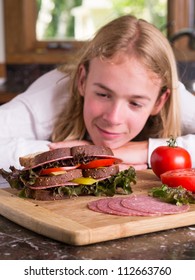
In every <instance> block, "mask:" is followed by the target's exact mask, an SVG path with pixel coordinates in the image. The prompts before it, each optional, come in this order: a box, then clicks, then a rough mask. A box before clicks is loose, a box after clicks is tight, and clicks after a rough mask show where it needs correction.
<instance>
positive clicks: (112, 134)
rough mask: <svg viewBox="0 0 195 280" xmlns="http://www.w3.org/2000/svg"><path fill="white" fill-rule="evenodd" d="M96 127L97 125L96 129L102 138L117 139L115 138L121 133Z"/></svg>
mask: <svg viewBox="0 0 195 280" xmlns="http://www.w3.org/2000/svg"><path fill="white" fill-rule="evenodd" d="M96 127H97V130H98V132H99V134H100V135H101V136H102V138H104V139H107V140H113V139H117V138H119V137H121V134H122V133H120V132H113V131H108V130H105V129H102V128H100V127H98V126H96Z"/></svg>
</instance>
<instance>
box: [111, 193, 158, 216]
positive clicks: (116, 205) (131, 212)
mask: <svg viewBox="0 0 195 280" xmlns="http://www.w3.org/2000/svg"><path fill="white" fill-rule="evenodd" d="M123 199H124V198H122V197H118V198H113V199H111V200H109V201H108V207H109V208H110V209H112V210H114V211H117V212H118V213H119V212H122V213H124V214H127V215H128V216H156V215H158V214H156V213H155V214H154V213H147V212H143V211H140V210H135V209H131V208H127V207H125V206H123V204H122V203H121V202H122V201H123Z"/></svg>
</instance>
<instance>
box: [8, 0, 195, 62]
mask: <svg viewBox="0 0 195 280" xmlns="http://www.w3.org/2000/svg"><path fill="white" fill-rule="evenodd" d="M43 1H44V0H39V1H37V0H15V1H12V0H4V14H5V34H6V61H7V63H43V64H44V63H51V64H52V63H54V64H56V63H63V62H66V61H67V60H68V59H69V58H70V57H71V56H72V55H74V54H75V51H76V50H77V49H79V48H80V47H81V46H82V44H83V40H84V37H85V36H84V35H83V34H82V33H81V31H79V32H77V31H78V28H80V27H81V26H85V25H84V23H83V24H81V25H80V24H77V23H78V22H79V16H78V15H80V13H78V14H77V12H76V11H78V10H76V9H77V8H78V9H80V8H81V7H82V8H83V5H84V4H85V7H86V5H87V2H88V5H89V3H93V4H94V3H96V4H97V3H104V6H105V3H107V5H108V3H111V4H112V7H111V8H112V9H111V10H112V11H111V12H110V13H108V9H110V8H109V6H107V8H106V9H107V16H106V18H105V20H106V19H107V20H110V18H111V16H118V15H120V14H122V13H126V12H127V13H132V14H135V15H136V16H138V17H143V18H146V19H147V20H149V21H150V22H153V23H155V25H156V26H157V27H158V28H159V29H161V30H162V31H164V32H167V36H168V37H170V36H172V35H173V34H174V33H175V32H177V31H179V30H181V29H183V28H188V27H189V26H190V20H189V19H190V18H191V22H192V21H193V24H194V13H193V15H192V16H190V15H191V14H192V11H193V12H194V6H193V5H194V0H150V1H149V0H148V1H144V0H120V1H119V0H103V1H101V0H96V1H92V0H88V1H87V0H82V1H81V0H77V1H76V0H72V1H71V0H63V1H62V0H55V1H54V0H46V1H47V2H48V3H50V2H51V3H52V1H54V2H58V3H60V2H61V4H63V5H65V4H68V3H69V11H70V12H69V15H71V19H69V21H68V20H67V14H61V16H60V17H61V19H62V22H63V21H64V20H66V24H65V21H64V25H66V26H67V30H69V31H66V33H63V32H64V31H63V32H62V29H60V28H61V27H62V26H63V24H61V27H59V28H56V27H55V28H56V29H55V30H57V31H55V32H56V33H55V34H54V40H53V39H52V40H51V34H50V33H47V36H48V37H47V38H46V37H44V36H43V35H41V34H36V27H37V26H38V23H37V19H38V11H41V3H42V5H43ZM54 2H53V4H54ZM81 3H82V4H81ZM129 3H130V4H129ZM37 4H38V6H37ZM72 4H74V5H72ZM161 5H162V7H163V8H162V7H161ZM151 6H152V8H151ZM159 7H160V8H159ZM164 7H167V9H164ZM37 8H38V9H37ZM88 8H89V6H88ZM96 8H97V7H96ZM181 11H182V16H181ZM99 15H100V13H99ZM60 17H59V18H60ZM98 17H99V16H98ZM148 17H149V18H148ZM51 18H52V17H50V19H51ZM53 18H54V16H53ZM92 18H93V19H94V18H95V16H93V17H91V15H90V14H89V15H88V29H87V34H86V37H89V36H91V35H90V34H89V33H88V31H89V30H90V28H91V31H92V33H94V30H95V29H94V26H93V28H92V23H90V22H91V20H92ZM73 19H74V20H73ZM38 20H39V19H38ZM80 20H81V19H80ZM68 22H69V23H71V24H70V25H69V23H68ZM99 22H100V20H99V21H98V24H96V27H97V28H99V27H100V25H99ZM101 23H103V24H104V22H103V20H101ZM93 24H94V25H95V23H93ZM68 25H69V27H68ZM78 26H79V27H78ZM53 28H54V22H53ZM84 31H85V28H84ZM84 31H82V32H84ZM71 32H72V33H71ZM37 33H38V31H37ZM43 33H44V32H42V34H43ZM56 34H58V35H59V34H60V36H61V34H62V37H56ZM80 34H82V36H80ZM64 36H65V37H66V38H65V40H62V39H63V38H64ZM73 36H74V38H73ZM187 41H188V38H181V40H178V42H175V43H174V46H175V50H176V56H177V50H178V49H179V50H180V51H182V52H184V53H185V55H184V56H185V59H186V60H194V50H191V49H189V46H188V43H187ZM178 58H179V59H180V58H181V55H180V53H179V55H178Z"/></svg>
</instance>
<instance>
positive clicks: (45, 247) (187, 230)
mask: <svg viewBox="0 0 195 280" xmlns="http://www.w3.org/2000/svg"><path fill="white" fill-rule="evenodd" d="M1 187H5V182H4V181H2V178H1V180H0V188H1ZM0 259H1V260H105V259H107V260H194V259H195V225H194V226H188V227H183V228H178V229H171V230H166V231H161V232H156V233H150V234H143V235H139V236H132V237H128V238H121V239H117V240H113V241H107V242H101V243H97V244H92V245H86V246H72V245H68V244H65V243H61V242H58V241H55V240H52V239H49V238H47V237H45V236H42V235H39V234H37V233H34V232H32V231H30V230H28V229H25V228H23V227H21V226H19V225H17V224H15V223H13V222H11V221H9V220H8V219H6V218H4V217H3V216H1V215H0Z"/></svg>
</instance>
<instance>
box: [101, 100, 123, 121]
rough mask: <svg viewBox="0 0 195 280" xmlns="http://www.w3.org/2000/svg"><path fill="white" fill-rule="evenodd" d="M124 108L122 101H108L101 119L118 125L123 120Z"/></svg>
mask: <svg viewBox="0 0 195 280" xmlns="http://www.w3.org/2000/svg"><path fill="white" fill-rule="evenodd" d="M125 112H126V109H125V106H124V104H123V103H122V102H117V103H110V104H109V106H108V107H107V108H106V110H105V112H104V115H103V119H104V120H105V121H107V122H108V123H109V124H112V125H119V124H121V123H123V122H124V117H125V115H126V113H125Z"/></svg>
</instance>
